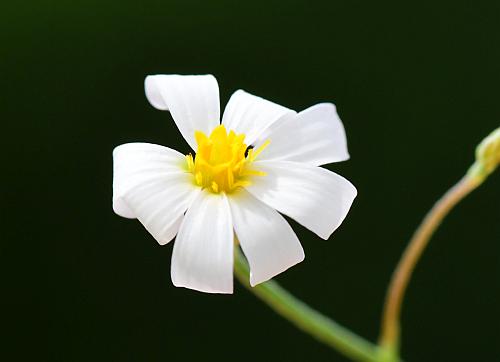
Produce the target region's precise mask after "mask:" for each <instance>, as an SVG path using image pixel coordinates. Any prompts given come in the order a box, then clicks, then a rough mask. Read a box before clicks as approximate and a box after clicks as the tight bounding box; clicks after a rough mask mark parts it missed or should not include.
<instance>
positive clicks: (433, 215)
mask: <svg viewBox="0 0 500 362" xmlns="http://www.w3.org/2000/svg"><path fill="white" fill-rule="evenodd" d="M482 181H483V179H480V178H478V177H474V176H473V175H472V174H471V173H469V174H467V175H466V176H464V177H463V178H462V179H461V180H460V181H459V182H458V183H457V184H456V185H455V186H453V187H452V188H451V189H450V190H448V191H447V192H446V193H445V194H444V195H443V197H442V198H441V199H439V200H438V201H437V202H436V204H435V205H434V206H433V207H432V209H431V210H430V211H429V212H428V213H427V215H426V216H425V218H424V220H423V221H422V223H421V224H420V226H419V227H418V229H417V230H416V231H415V233H414V234H413V237H412V238H411V240H410V242H409V244H408V246H407V247H406V250H405V251H404V253H403V255H402V257H401V260H400V261H399V263H398V265H397V267H396V269H395V271H394V273H393V275H392V279H391V282H390V284H389V288H388V291H387V295H386V302H385V306H384V311H383V316H382V330H381V338H380V346H381V348H382V349H383V350H384V351H386V353H387V359H386V360H387V361H392V360H394V359H395V358H396V360H397V356H398V355H399V351H398V350H399V337H400V327H399V319H400V314H401V305H402V302H403V298H404V294H405V291H406V288H407V286H408V282H409V281H410V278H411V275H412V273H413V270H414V269H415V266H416V264H417V262H418V260H419V259H420V257H421V256H422V253H423V251H424V249H425V247H426V246H427V244H428V243H429V240H430V238H431V237H432V235H433V234H434V232H435V231H436V229H437V228H438V227H439V225H440V224H441V222H442V221H443V219H444V218H445V217H446V215H447V214H448V213H449V212H450V210H451V209H453V207H454V206H455V205H457V204H458V203H459V202H460V200H462V199H463V198H464V197H465V196H467V195H468V194H469V193H470V192H471V191H473V190H474V189H475V188H476V187H478V186H479V185H480V184H481V182H482Z"/></svg>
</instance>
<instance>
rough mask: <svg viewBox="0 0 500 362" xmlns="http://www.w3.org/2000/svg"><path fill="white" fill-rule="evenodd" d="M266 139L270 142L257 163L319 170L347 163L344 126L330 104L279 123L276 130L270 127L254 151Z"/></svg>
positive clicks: (307, 110) (320, 105)
mask: <svg viewBox="0 0 500 362" xmlns="http://www.w3.org/2000/svg"><path fill="white" fill-rule="evenodd" d="M268 139H269V140H270V141H271V142H270V144H269V146H268V147H267V148H266V150H265V151H264V152H263V153H262V154H261V156H260V159H261V160H283V161H294V162H303V163H307V164H310V165H313V166H320V165H324V164H327V163H332V162H340V161H345V160H348V159H349V153H348V151H347V140H346V136H345V130H344V126H343V125H342V121H341V120H340V118H339V116H338V114H337V110H336V108H335V106H334V105H333V104H331V103H321V104H317V105H315V106H312V107H310V108H308V109H306V110H304V111H302V112H300V113H298V114H297V116H296V117H294V118H292V119H290V120H287V121H286V122H280V123H279V125H278V127H271V129H270V130H269V132H266V134H265V135H262V136H261V137H260V140H259V141H258V142H256V145H255V147H259V145H260V144H261V143H263V142H265V141H266V140H268Z"/></svg>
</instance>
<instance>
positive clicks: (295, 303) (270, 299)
mask: <svg viewBox="0 0 500 362" xmlns="http://www.w3.org/2000/svg"><path fill="white" fill-rule="evenodd" d="M234 265H235V274H236V277H237V278H238V280H239V281H240V282H241V283H242V284H243V285H244V286H245V287H246V288H247V289H248V290H250V291H251V292H252V293H254V294H255V295H256V296H257V297H258V298H260V299H261V300H262V301H263V302H264V303H266V304H268V305H269V306H270V307H271V308H272V309H273V310H274V311H275V312H277V313H278V314H280V315H281V316H283V317H284V318H286V319H288V320H289V321H290V322H292V323H293V324H294V325H295V326H297V327H298V328H299V329H301V330H303V331H304V332H307V333H309V334H310V335H312V336H313V337H314V338H316V339H317V340H319V341H321V342H323V343H325V344H327V345H329V346H331V347H333V348H335V349H336V350H338V351H339V352H341V353H343V354H344V355H345V356H347V357H349V358H351V359H352V360H354V361H364V362H374V361H378V358H377V356H378V353H379V349H378V347H377V346H376V345H374V344H372V343H370V342H369V341H367V340H365V339H363V338H362V337H359V336H358V335H356V334H354V333H353V332H351V331H349V330H348V329H346V328H344V327H342V326H341V325H339V324H338V323H336V322H334V321H333V320H331V319H330V318H328V317H326V316H324V315H322V314H321V313H319V312H317V311H316V310H314V309H312V308H311V307H309V306H308V305H307V304H305V303H304V302H302V301H300V300H299V299H297V298H295V297H294V296H293V295H292V294H290V293H289V292H288V291H286V290H285V289H283V288H282V287H281V286H280V285H279V284H278V283H276V282H275V281H272V280H271V281H268V282H265V283H262V284H259V285H257V286H255V287H251V286H250V285H249V283H248V280H249V270H248V264H247V262H246V259H245V257H244V256H243V254H242V252H241V250H240V248H239V247H237V246H235V262H234Z"/></svg>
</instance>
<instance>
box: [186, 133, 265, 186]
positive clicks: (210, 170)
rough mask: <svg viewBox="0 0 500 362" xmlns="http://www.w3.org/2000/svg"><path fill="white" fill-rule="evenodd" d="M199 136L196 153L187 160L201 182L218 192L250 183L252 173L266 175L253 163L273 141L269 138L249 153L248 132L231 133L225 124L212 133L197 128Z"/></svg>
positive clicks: (191, 170) (196, 135)
mask: <svg viewBox="0 0 500 362" xmlns="http://www.w3.org/2000/svg"><path fill="white" fill-rule="evenodd" d="M195 139H196V142H197V143H198V150H197V152H196V156H195V157H194V159H193V156H192V155H191V154H189V155H186V163H187V169H188V171H189V172H190V173H192V174H193V176H194V182H195V183H196V184H197V185H198V186H201V187H203V188H206V189H208V190H210V191H211V192H214V193H219V192H231V191H234V190H235V189H237V188H239V187H242V186H248V185H249V184H250V183H251V181H250V178H251V177H253V176H264V175H265V173H264V172H262V171H258V170H254V169H252V168H251V164H252V162H253V161H255V159H256V158H257V157H258V156H259V154H260V153H261V152H262V151H263V150H264V149H265V148H266V147H267V145H269V141H266V142H264V143H263V144H262V145H261V146H260V147H259V148H257V149H250V150H248V153H247V152H246V151H247V145H246V144H245V143H244V141H245V135H244V134H238V135H237V134H236V133H234V131H229V133H227V131H226V128H225V127H224V126H223V125H220V126H218V127H215V128H214V130H213V131H212V133H211V134H210V136H209V137H207V136H206V135H205V134H204V133H203V132H201V131H196V132H195ZM246 153H247V154H246ZM245 154H246V155H245Z"/></svg>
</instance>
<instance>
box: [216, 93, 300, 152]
mask: <svg viewBox="0 0 500 362" xmlns="http://www.w3.org/2000/svg"><path fill="white" fill-rule="evenodd" d="M293 114H295V111H293V110H291V109H288V108H285V107H283V106H280V105H279V104H276V103H273V102H270V101H268V100H265V99H263V98H260V97H257V96H254V95H252V94H249V93H246V92H245V91H242V90H238V91H236V92H234V94H233V95H232V96H231V98H230V99H229V102H228V104H227V106H226V109H225V110H224V115H223V116H222V124H224V126H226V128H227V129H228V130H233V131H235V132H236V133H244V134H245V143H246V144H248V145H251V144H253V142H254V141H255V140H257V138H258V137H259V135H261V134H262V133H263V132H264V131H265V130H266V129H267V128H268V127H269V126H270V125H272V124H273V123H275V122H276V121H278V120H280V118H282V117H285V116H290V115H293Z"/></svg>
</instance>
